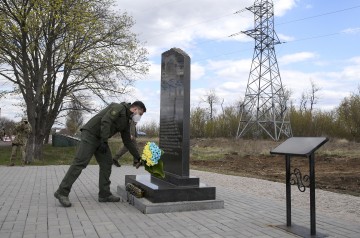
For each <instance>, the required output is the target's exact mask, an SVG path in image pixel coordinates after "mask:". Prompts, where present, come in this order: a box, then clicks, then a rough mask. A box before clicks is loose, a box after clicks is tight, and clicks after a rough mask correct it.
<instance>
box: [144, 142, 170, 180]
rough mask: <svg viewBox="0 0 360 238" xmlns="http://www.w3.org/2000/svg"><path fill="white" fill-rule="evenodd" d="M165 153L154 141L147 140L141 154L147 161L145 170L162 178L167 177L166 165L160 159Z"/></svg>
mask: <svg viewBox="0 0 360 238" xmlns="http://www.w3.org/2000/svg"><path fill="white" fill-rule="evenodd" d="M163 153H164V152H163V151H162V150H161V149H160V148H159V147H158V146H157V145H156V144H155V143H154V142H147V143H146V145H145V147H144V150H143V153H142V156H141V159H142V160H143V161H144V162H145V166H144V167H145V170H146V171H148V172H149V173H151V174H152V175H154V176H156V177H162V178H164V177H165V174H164V165H163V162H162V160H160V158H161V155H162V154H163Z"/></svg>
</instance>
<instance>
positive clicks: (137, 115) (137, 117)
mask: <svg viewBox="0 0 360 238" xmlns="http://www.w3.org/2000/svg"><path fill="white" fill-rule="evenodd" d="M140 119H141V116H140V115H139V114H135V115H133V117H132V120H133V121H134V122H135V123H138V122H139V121H140Z"/></svg>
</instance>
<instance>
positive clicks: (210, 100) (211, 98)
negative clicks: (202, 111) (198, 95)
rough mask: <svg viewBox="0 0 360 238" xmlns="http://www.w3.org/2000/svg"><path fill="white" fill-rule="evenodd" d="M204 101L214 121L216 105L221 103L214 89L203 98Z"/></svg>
mask: <svg viewBox="0 0 360 238" xmlns="http://www.w3.org/2000/svg"><path fill="white" fill-rule="evenodd" d="M202 101H203V102H205V103H207V104H208V105H209V117H210V120H211V121H212V120H213V118H214V114H215V108H214V107H215V104H216V103H218V102H219V101H220V99H219V97H218V96H217V95H216V93H215V90H214V89H210V90H209V91H208V92H207V93H206V94H205V96H204V97H203V98H202Z"/></svg>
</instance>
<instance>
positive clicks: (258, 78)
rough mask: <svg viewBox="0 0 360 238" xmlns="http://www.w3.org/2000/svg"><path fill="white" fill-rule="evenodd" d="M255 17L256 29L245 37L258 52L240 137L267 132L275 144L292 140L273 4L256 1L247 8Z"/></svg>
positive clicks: (244, 105)
mask: <svg viewBox="0 0 360 238" xmlns="http://www.w3.org/2000/svg"><path fill="white" fill-rule="evenodd" d="M246 9H247V10H249V11H251V12H252V13H254V19H255V28H254V29H252V30H247V31H242V33H244V34H246V35H248V36H250V37H252V38H254V39H255V49H254V54H253V59H252V64H251V69H250V74H249V79H248V84H247V88H246V92H245V97H244V102H243V104H242V111H241V117H240V122H239V126H238V130H237V133H236V134H237V137H242V136H244V135H245V134H246V133H249V132H251V133H252V134H253V135H254V136H260V135H262V134H261V132H265V133H266V134H267V135H268V136H270V137H271V138H272V139H273V140H276V141H277V140H279V139H280V137H281V136H282V135H284V136H286V137H291V136H292V131H291V125H290V119H289V114H288V107H287V105H286V104H287V101H288V97H287V96H286V95H285V93H284V88H283V86H282V83H281V77H280V72H279V67H278V63H277V60H276V54H275V48H274V46H275V45H276V44H280V41H279V38H278V36H277V34H276V33H275V31H274V8H273V3H272V1H271V0H255V2H254V5H253V6H251V7H248V8H246Z"/></svg>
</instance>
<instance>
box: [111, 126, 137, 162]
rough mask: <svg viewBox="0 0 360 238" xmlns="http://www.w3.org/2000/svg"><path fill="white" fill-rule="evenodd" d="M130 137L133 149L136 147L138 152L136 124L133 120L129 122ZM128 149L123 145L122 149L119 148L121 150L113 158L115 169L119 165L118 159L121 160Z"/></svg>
mask: <svg viewBox="0 0 360 238" xmlns="http://www.w3.org/2000/svg"><path fill="white" fill-rule="evenodd" d="M129 123H130V137H131V140H132V141H133V143H134V145H135V147H136V150H137V151H139V147H138V145H137V141H136V137H137V133H136V124H137V122H135V121H134V120H130V122H129ZM128 151H129V150H128V148H127V147H126V146H125V145H124V146H123V147H121V149H120V150H119V151H118V152H116V154H115V156H114V157H113V164H114V165H115V166H116V167H120V166H121V165H120V164H119V159H120V158H121V156H123V155H124V154H126V152H128ZM135 159H136V158H135V157H134V163H136V162H135Z"/></svg>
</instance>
